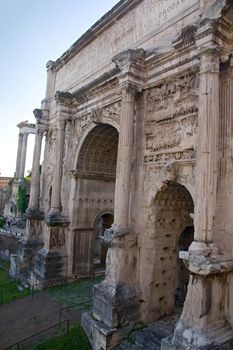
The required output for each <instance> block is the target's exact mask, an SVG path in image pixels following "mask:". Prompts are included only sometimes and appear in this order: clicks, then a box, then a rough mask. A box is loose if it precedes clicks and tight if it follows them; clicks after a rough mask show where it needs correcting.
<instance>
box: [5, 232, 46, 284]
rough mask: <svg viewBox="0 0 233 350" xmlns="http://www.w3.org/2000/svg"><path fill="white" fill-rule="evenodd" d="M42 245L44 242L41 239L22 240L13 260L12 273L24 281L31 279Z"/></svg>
mask: <svg viewBox="0 0 233 350" xmlns="http://www.w3.org/2000/svg"><path fill="white" fill-rule="evenodd" d="M42 247H43V242H42V241H40V240H26V239H22V240H20V243H19V250H18V254H17V255H16V256H14V257H12V260H11V268H10V274H11V275H12V276H13V277H14V278H17V279H20V280H22V281H26V280H27V281H30V275H31V272H32V271H33V269H34V267H35V257H36V253H37V251H38V250H39V249H41V248H42Z"/></svg>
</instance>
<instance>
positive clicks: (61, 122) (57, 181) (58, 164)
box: [46, 92, 73, 225]
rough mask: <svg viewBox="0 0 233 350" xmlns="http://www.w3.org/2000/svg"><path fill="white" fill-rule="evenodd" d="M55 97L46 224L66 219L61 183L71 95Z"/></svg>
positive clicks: (58, 94) (62, 93)
mask: <svg viewBox="0 0 233 350" xmlns="http://www.w3.org/2000/svg"><path fill="white" fill-rule="evenodd" d="M55 99H56V102H57V124H56V129H57V135H56V155H55V157H56V158H55V159H56V161H55V168H54V172H53V182H52V197H51V207H50V210H49V213H48V215H47V216H46V222H47V224H48V225H55V224H60V223H61V224H62V223H65V222H66V219H65V218H64V217H63V216H62V205H61V184H62V171H63V157H64V143H65V126H66V121H67V119H68V118H69V115H70V113H72V111H71V112H70V108H69V105H70V104H72V100H73V96H72V95H71V94H69V93H66V92H57V93H56V95H55Z"/></svg>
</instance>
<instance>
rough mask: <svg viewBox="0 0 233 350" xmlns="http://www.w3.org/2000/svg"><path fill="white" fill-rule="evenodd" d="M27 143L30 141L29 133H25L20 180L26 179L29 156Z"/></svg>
mask: <svg viewBox="0 0 233 350" xmlns="http://www.w3.org/2000/svg"><path fill="white" fill-rule="evenodd" d="M27 141H28V133H23V140H22V149H21V157H20V167H19V180H23V179H24V172H25V164H26V155H27Z"/></svg>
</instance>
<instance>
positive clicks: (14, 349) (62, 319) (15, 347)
mask: <svg viewBox="0 0 233 350" xmlns="http://www.w3.org/2000/svg"><path fill="white" fill-rule="evenodd" d="M92 301H93V300H92V299H88V300H85V301H84V302H81V303H76V304H72V305H69V306H66V307H63V308H60V310H59V322H57V323H56V324H54V325H52V326H50V327H47V328H44V329H43V330H41V331H40V332H37V333H34V334H32V335H30V336H28V337H26V338H23V339H21V340H20V341H18V342H16V343H14V344H11V345H10V346H8V347H6V348H4V349H3V350H19V349H20V346H21V345H23V343H25V342H27V343H28V344H27V345H28V346H35V345H36V343H35V344H29V341H30V340H31V339H33V338H35V337H38V336H39V335H41V334H43V333H45V332H47V331H50V330H52V329H54V328H56V327H59V329H61V326H62V325H66V332H65V335H68V334H69V332H70V319H69V318H68V317H67V316H66V315H65V314H64V311H65V310H67V309H70V308H74V307H77V306H82V305H85V304H90V303H91V302H92Z"/></svg>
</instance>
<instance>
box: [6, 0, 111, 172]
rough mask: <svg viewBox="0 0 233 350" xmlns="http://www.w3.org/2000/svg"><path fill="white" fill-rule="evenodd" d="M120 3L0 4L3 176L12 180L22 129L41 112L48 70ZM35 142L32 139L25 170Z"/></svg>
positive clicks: (47, 0) (32, 0) (51, 0)
mask: <svg viewBox="0 0 233 350" xmlns="http://www.w3.org/2000/svg"><path fill="white" fill-rule="evenodd" d="M117 2H118V0H85V1H82V0H0V52H1V54H0V172H1V176H13V175H14V171H15V164H16V153H17V143H18V128H17V127H16V124H18V123H19V122H20V121H23V120H28V121H29V122H32V123H34V116H33V114H32V111H33V109H34V108H40V102H41V100H42V99H43V98H44V94H45V86H46V69H45V65H46V63H47V61H49V60H56V59H57V58H58V57H59V56H60V55H61V54H62V53H63V52H64V51H66V50H67V49H68V48H69V46H71V45H72V43H73V42H74V41H76V40H77V39H78V37H80V35H82V34H83V33H84V32H85V31H86V30H87V29H88V28H89V27H90V26H91V25H92V24H94V23H95V22H96V21H97V20H98V19H99V18H100V17H101V16H102V15H103V14H105V13H106V12H107V11H108V10H110V9H111V8H112V7H113V6H114V5H115V4H116V3H117ZM33 145H34V137H33V136H30V137H29V142H28V154H27V163H26V171H27V170H30V168H31V164H32V163H31V162H32V160H31V157H32V151H33Z"/></svg>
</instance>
